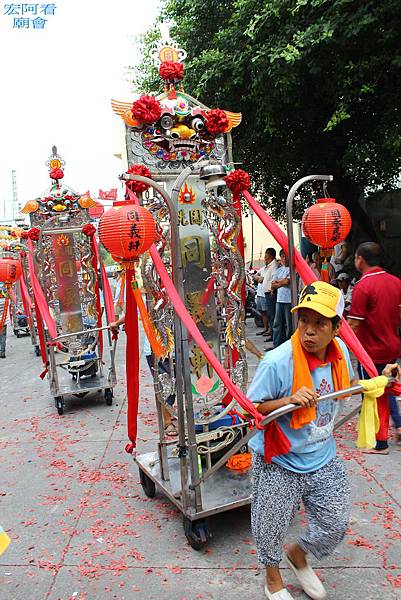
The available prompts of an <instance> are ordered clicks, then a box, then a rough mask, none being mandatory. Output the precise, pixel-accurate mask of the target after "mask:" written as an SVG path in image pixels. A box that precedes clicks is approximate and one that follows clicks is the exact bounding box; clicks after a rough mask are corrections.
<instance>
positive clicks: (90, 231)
mask: <svg viewBox="0 0 401 600" xmlns="http://www.w3.org/2000/svg"><path fill="white" fill-rule="evenodd" d="M82 233H83V234H84V235H86V236H88V237H93V236H94V235H95V233H96V227H95V226H94V225H92V223H87V224H86V225H84V226H83V227H82Z"/></svg>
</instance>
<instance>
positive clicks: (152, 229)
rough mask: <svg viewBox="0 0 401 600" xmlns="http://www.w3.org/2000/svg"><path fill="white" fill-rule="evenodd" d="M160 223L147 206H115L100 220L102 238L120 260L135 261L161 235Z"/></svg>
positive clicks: (109, 249)
mask: <svg viewBox="0 0 401 600" xmlns="http://www.w3.org/2000/svg"><path fill="white" fill-rule="evenodd" d="M157 237H158V236H157V232H156V224H155V221H154V219H153V217H152V215H151V213H150V212H149V211H148V210H147V209H146V208H144V207H143V206H137V205H136V204H131V203H129V204H124V205H122V206H113V207H112V208H111V209H110V210H108V211H107V212H105V213H104V215H103V216H102V217H101V219H100V222H99V238H100V241H101V242H102V244H103V246H104V247H105V248H106V250H108V251H109V252H110V254H111V255H112V257H113V258H114V260H115V261H117V262H132V261H135V260H136V259H137V258H138V257H139V256H140V255H141V254H143V253H144V252H146V250H148V249H149V248H150V246H151V245H152V244H153V242H155V241H156V239H157Z"/></svg>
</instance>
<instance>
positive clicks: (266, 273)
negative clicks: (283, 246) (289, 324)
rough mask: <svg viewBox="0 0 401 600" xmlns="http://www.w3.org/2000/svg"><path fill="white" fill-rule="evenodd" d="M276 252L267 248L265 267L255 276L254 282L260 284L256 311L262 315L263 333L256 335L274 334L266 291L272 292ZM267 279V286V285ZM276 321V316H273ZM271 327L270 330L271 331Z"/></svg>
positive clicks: (257, 291)
mask: <svg viewBox="0 0 401 600" xmlns="http://www.w3.org/2000/svg"><path fill="white" fill-rule="evenodd" d="M275 258H276V251H275V249H274V248H267V250H266V252H265V266H264V267H262V268H261V269H259V271H258V272H257V273H256V274H255V275H254V276H253V279H254V281H255V282H256V283H257V284H258V287H257V290H256V310H258V311H259V312H260V314H261V315H262V321H263V331H260V332H259V333H257V334H256V335H269V333H270V335H271V334H272V332H273V324H272V320H271V317H269V303H268V301H267V298H266V291H269V292H270V290H271V278H272V276H273V273H274V271H275V270H276V269H277V266H276V267H275V268H274V264H273V267H270V265H271V264H272V263H276V260H275ZM265 277H266V278H267V279H266V284H265ZM273 320H274V315H273ZM269 325H270V330H269Z"/></svg>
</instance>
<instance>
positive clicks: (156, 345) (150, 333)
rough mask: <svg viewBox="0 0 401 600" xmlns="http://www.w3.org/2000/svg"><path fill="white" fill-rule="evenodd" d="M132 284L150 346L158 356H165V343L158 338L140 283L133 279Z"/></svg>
mask: <svg viewBox="0 0 401 600" xmlns="http://www.w3.org/2000/svg"><path fill="white" fill-rule="evenodd" d="M131 286H132V291H133V292H134V297H135V301H136V305H137V307H138V310H139V312H140V314H141V319H142V325H143V328H144V330H145V334H146V337H147V338H148V340H149V344H150V347H151V348H152V350H153V352H154V353H155V355H156V357H157V358H159V357H160V356H163V354H165V350H164V347H163V344H162V343H161V342H160V340H158V339H157V336H156V332H155V329H154V327H153V324H152V322H151V320H150V317H149V313H148V311H147V308H146V306H145V303H144V301H143V298H142V294H141V292H140V290H139V287H138V283H137V282H136V281H135V280H132V282H131Z"/></svg>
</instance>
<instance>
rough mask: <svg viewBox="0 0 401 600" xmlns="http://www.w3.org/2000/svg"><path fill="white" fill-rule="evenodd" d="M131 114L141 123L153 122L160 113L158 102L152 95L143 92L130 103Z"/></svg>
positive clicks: (157, 118) (158, 117)
mask: <svg viewBox="0 0 401 600" xmlns="http://www.w3.org/2000/svg"><path fill="white" fill-rule="evenodd" d="M131 112H132V116H133V117H134V119H137V120H138V121H142V123H155V121H158V120H159V119H160V117H161V114H162V109H161V106H160V102H159V101H158V100H157V99H156V98H155V97H154V96H148V95H146V94H143V95H142V96H141V97H140V98H138V100H135V102H134V103H133V105H132V109H131Z"/></svg>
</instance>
